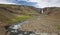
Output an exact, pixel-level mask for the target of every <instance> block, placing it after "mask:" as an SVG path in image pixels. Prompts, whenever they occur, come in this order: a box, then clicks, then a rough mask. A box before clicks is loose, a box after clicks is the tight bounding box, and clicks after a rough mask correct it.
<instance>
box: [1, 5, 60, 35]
mask: <svg viewBox="0 0 60 35" xmlns="http://www.w3.org/2000/svg"><path fill="white" fill-rule="evenodd" d="M41 10H42V8H35V7H31V6H23V5H20V6H19V5H3V4H0V34H1V35H3V34H5V32H6V30H5V28H4V26H6V25H11V24H13V23H16V22H21V21H24V20H26V21H27V22H24V23H26V24H24V25H22V29H23V30H27V31H34V32H39V33H40V32H47V33H58V34H60V8H59V7H46V8H43V11H44V13H41ZM33 18H34V19H33Z"/></svg>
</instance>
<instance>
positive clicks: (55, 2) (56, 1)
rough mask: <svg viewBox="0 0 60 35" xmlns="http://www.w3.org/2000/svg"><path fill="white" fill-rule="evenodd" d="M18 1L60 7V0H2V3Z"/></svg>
mask: <svg viewBox="0 0 60 35" xmlns="http://www.w3.org/2000/svg"><path fill="white" fill-rule="evenodd" d="M18 1H26V2H36V3H37V4H36V5H35V7H39V8H44V7H54V6H56V7H60V0H0V3H4V4H16V3H15V2H18Z"/></svg>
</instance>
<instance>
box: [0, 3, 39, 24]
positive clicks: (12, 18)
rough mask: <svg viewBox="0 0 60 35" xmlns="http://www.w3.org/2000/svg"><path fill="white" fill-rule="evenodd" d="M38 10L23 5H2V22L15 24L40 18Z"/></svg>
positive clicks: (0, 9) (0, 11)
mask: <svg viewBox="0 0 60 35" xmlns="http://www.w3.org/2000/svg"><path fill="white" fill-rule="evenodd" d="M38 15H39V13H38V12H37V10H36V8H34V7H29V6H23V5H20V6H19V5H3V4H1V5H0V22H1V23H2V22H3V23H8V24H11V23H14V22H20V21H23V20H26V19H28V18H32V17H35V16H38Z"/></svg>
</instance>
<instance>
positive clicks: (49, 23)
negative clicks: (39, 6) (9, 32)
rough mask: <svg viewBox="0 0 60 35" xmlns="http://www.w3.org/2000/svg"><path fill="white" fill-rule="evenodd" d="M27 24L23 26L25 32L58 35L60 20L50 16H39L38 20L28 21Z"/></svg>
mask: <svg viewBox="0 0 60 35" xmlns="http://www.w3.org/2000/svg"><path fill="white" fill-rule="evenodd" d="M25 23H26V24H24V25H22V29H23V30H28V31H34V32H48V33H57V32H60V30H57V28H56V26H55V25H56V24H57V25H60V20H59V19H56V18H53V17H49V16H39V17H38V18H36V19H33V20H28V21H27V22H25Z"/></svg>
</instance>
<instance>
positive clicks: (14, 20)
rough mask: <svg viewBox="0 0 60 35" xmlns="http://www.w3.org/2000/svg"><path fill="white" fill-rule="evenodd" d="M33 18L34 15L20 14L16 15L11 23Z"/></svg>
mask: <svg viewBox="0 0 60 35" xmlns="http://www.w3.org/2000/svg"><path fill="white" fill-rule="evenodd" d="M30 18H33V16H27V15H20V16H18V17H15V18H13V19H11V20H10V21H9V23H15V22H21V21H24V20H27V19H30Z"/></svg>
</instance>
